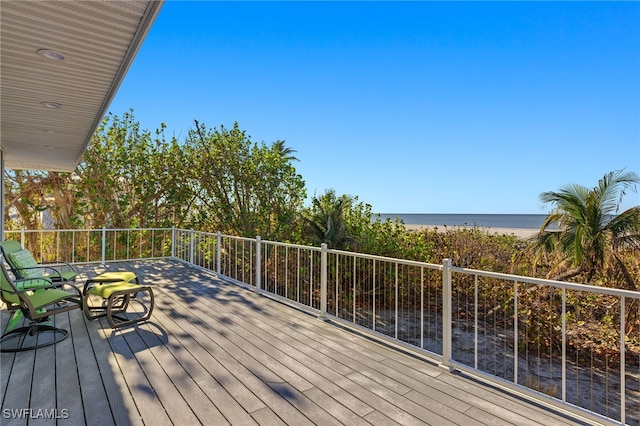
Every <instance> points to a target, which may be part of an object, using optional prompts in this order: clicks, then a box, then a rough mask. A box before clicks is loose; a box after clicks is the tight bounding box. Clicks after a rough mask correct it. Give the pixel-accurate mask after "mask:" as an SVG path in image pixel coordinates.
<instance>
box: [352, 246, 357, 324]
mask: <svg viewBox="0 0 640 426" xmlns="http://www.w3.org/2000/svg"><path fill="white" fill-rule="evenodd" d="M351 258H352V259H353V274H351V275H353V280H352V281H353V323H354V324H356V322H357V321H356V297H357V295H358V293H357V291H356V271H357V269H356V257H355V256H351Z"/></svg>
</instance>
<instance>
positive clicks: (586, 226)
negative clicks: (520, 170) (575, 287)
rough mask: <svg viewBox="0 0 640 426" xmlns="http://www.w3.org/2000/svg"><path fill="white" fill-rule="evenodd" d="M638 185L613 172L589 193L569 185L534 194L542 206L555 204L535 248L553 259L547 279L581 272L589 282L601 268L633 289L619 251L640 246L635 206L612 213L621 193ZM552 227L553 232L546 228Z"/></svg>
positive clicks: (631, 177)
mask: <svg viewBox="0 0 640 426" xmlns="http://www.w3.org/2000/svg"><path fill="white" fill-rule="evenodd" d="M639 181H640V178H639V177H638V175H636V174H635V173H631V172H624V170H619V171H614V172H610V173H608V174H606V175H604V177H603V178H602V179H600V181H599V182H598V185H597V186H596V187H595V188H593V189H589V188H586V187H584V186H582V185H577V184H572V185H566V186H564V187H562V188H561V189H560V190H559V191H558V192H555V191H550V192H544V193H542V194H540V200H541V201H542V202H543V203H552V204H553V205H554V206H555V207H554V209H553V210H552V211H551V212H550V213H549V215H548V216H547V218H546V219H545V221H544V223H543V224H542V226H541V228H540V232H539V234H538V236H537V245H536V247H537V249H538V252H539V254H543V253H549V252H555V253H556V254H558V256H559V262H558V263H557V265H555V267H553V268H551V270H550V272H549V277H550V278H552V279H557V280H564V279H568V278H572V277H575V276H578V275H580V274H584V275H585V276H586V281H587V282H591V281H592V279H593V278H594V276H595V275H596V273H597V272H598V271H601V270H602V269H603V268H605V267H606V268H609V269H610V270H611V271H612V272H613V273H615V274H616V275H617V276H619V277H621V278H622V280H623V282H624V283H625V284H626V287H627V288H628V289H631V290H636V289H637V285H636V283H635V282H634V279H633V277H632V275H631V274H630V273H629V270H628V268H627V265H626V264H625V261H624V259H623V257H622V256H621V253H622V252H623V250H625V249H631V250H637V249H639V248H640V206H635V207H632V208H630V209H628V210H626V211H624V212H622V213H621V214H618V212H619V207H620V203H621V200H622V198H623V197H624V195H625V194H626V193H627V191H628V190H632V191H634V192H635V190H636V184H637V183H638V182H639ZM553 225H555V226H557V228H558V229H559V230H558V231H554V230H552V229H551V228H552V226H553Z"/></svg>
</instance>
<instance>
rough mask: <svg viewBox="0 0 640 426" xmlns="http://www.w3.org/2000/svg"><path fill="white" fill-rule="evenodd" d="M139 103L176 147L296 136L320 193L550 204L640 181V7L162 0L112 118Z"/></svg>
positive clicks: (303, 164)
mask: <svg viewBox="0 0 640 426" xmlns="http://www.w3.org/2000/svg"><path fill="white" fill-rule="evenodd" d="M130 108H133V109H134V115H135V117H136V118H137V119H138V120H139V121H140V123H141V125H142V127H143V128H146V129H149V130H152V131H153V130H155V129H156V128H157V127H159V125H160V123H161V122H164V123H165V124H166V125H167V126H168V127H167V133H166V134H167V136H169V137H170V136H173V135H175V136H176V137H177V138H178V139H179V140H182V139H184V137H185V136H186V135H187V133H188V130H189V128H191V127H192V126H193V122H194V119H197V120H198V121H200V122H201V123H205V124H206V125H207V126H208V127H220V125H221V124H222V125H224V126H225V127H230V126H232V125H233V123H234V122H235V121H237V122H238V123H239V125H240V127H241V128H242V129H244V130H246V131H247V133H248V134H250V135H251V138H252V140H254V141H257V142H260V141H264V142H267V143H271V142H273V141H275V140H278V139H281V140H285V141H286V145H287V146H289V147H291V148H293V149H295V150H296V151H297V153H296V157H297V158H298V159H299V160H300V161H299V162H297V163H296V169H297V170H298V172H299V173H300V174H301V175H302V177H303V178H304V180H305V182H306V187H307V192H308V195H309V196H313V195H314V194H317V195H320V194H322V193H324V191H325V190H326V189H330V188H332V189H334V190H335V191H336V192H337V193H338V194H349V195H353V196H358V198H359V200H360V201H362V202H365V203H368V204H371V205H372V207H373V211H374V212H380V213H514V214H515V213H540V214H543V213H547V212H548V210H549V206H543V205H541V204H540V202H539V200H538V196H539V194H540V193H541V192H544V191H551V190H557V189H559V188H560V187H561V186H563V185H565V184H570V183H578V184H582V185H585V186H588V187H593V186H595V185H596V184H597V181H598V179H600V178H601V177H602V176H603V175H604V174H605V173H607V172H610V171H612V170H618V169H622V168H626V170H627V171H633V172H635V173H638V174H640V3H639V2H628V3H627V2H603V3H595V2H586V3H574V2H570V3H555V2H530V3H528V2H515V3H507V2H496V3H482V2H470V3H467V2H443V3H437V2H407V3H404V2H374V3H368V2H353V3H350V2H349V3H347V2H283V3H271V2H228V3H227V2H204V1H202V2H173V1H167V2H166V3H165V4H164V6H163V8H162V10H161V12H160V14H159V16H158V18H157V20H156V22H155V24H154V26H153V27H152V29H151V31H150V32H149V34H148V36H147V39H146V40H145V42H144V45H143V46H142V48H141V49H140V51H139V53H138V56H137V58H136V59H135V61H134V63H133V65H132V66H131V68H130V70H129V73H128V75H127V77H126V78H125V80H124V82H123V83H122V85H121V87H120V90H119V92H118V93H117V95H116V97H115V98H114V100H113V102H112V104H111V107H110V108H109V110H110V111H111V112H112V113H114V114H118V115H120V114H122V113H123V112H125V111H127V110H129V109H130ZM639 190H640V188H639ZM638 204H640V195H639V194H638V193H630V194H628V195H627V196H626V197H625V202H624V203H623V206H622V207H623V209H625V208H629V207H631V206H633V205H638Z"/></svg>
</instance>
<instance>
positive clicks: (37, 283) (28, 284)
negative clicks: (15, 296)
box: [13, 278, 56, 293]
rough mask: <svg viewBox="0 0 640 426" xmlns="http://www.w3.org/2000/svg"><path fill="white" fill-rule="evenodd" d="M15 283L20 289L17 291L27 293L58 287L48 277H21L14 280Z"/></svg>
mask: <svg viewBox="0 0 640 426" xmlns="http://www.w3.org/2000/svg"><path fill="white" fill-rule="evenodd" d="M13 283H14V284H15V286H16V287H17V289H18V291H17V292H15V293H25V292H27V291H34V290H43V289H47V288H56V286H55V285H54V284H53V282H52V281H51V280H49V279H47V278H21V279H18V280H14V281H13Z"/></svg>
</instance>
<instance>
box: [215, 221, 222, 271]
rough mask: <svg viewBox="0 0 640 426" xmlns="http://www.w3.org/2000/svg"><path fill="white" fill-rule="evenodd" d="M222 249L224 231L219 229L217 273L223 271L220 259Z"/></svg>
mask: <svg viewBox="0 0 640 426" xmlns="http://www.w3.org/2000/svg"><path fill="white" fill-rule="evenodd" d="M221 249H222V232H220V231H218V238H217V241H216V273H217V274H218V275H220V272H221V271H222V262H221V259H220V250H221Z"/></svg>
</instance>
